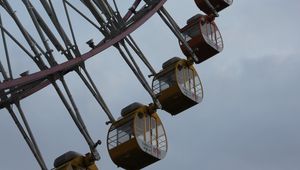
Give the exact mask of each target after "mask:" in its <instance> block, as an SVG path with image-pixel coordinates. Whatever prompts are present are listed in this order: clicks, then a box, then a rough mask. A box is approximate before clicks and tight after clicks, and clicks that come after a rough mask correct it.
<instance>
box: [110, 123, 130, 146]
mask: <svg viewBox="0 0 300 170" xmlns="http://www.w3.org/2000/svg"><path fill="white" fill-rule="evenodd" d="M132 128H133V122H132V119H129V120H128V121H127V122H125V123H124V124H122V125H121V126H118V127H114V128H113V129H111V131H110V132H109V137H108V146H109V149H113V148H115V147H117V146H118V145H121V144H122V143H125V142H127V141H129V140H130V139H132V138H134V134H133V131H132Z"/></svg>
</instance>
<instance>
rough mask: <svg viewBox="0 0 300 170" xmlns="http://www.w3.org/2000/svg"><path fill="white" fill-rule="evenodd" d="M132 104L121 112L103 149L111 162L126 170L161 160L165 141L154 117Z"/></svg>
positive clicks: (143, 106) (136, 169)
mask: <svg viewBox="0 0 300 170" xmlns="http://www.w3.org/2000/svg"><path fill="white" fill-rule="evenodd" d="M151 112H152V111H151V109H150V108H149V107H148V106H145V105H142V104H139V103H133V104H131V105H129V106H127V107H126V108H124V109H123V110H122V112H121V115H122V117H121V118H120V119H119V120H117V121H116V122H114V123H113V124H112V125H111V127H110V129H109V132H108V136H107V148H108V152H109V155H110V157H111V159H112V161H113V162H114V163H115V164H116V165H117V166H118V167H122V168H124V169H127V170H138V169H141V168H144V167H146V166H148V165H150V164H153V163H154V162H156V161H159V160H161V159H163V158H164V157H165V155H166V153H167V137H166V133H165V130H164V127H163V125H162V122H161V120H160V119H159V117H158V115H157V113H151Z"/></svg>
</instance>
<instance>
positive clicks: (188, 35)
mask: <svg viewBox="0 0 300 170" xmlns="http://www.w3.org/2000/svg"><path fill="white" fill-rule="evenodd" d="M182 34H183V37H184V40H185V41H190V40H191V39H192V38H193V37H196V36H198V35H199V34H200V29H199V27H197V25H193V26H192V27H190V28H189V29H187V30H186V31H184V32H183V33H182Z"/></svg>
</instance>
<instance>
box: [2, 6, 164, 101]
mask: <svg viewBox="0 0 300 170" xmlns="http://www.w3.org/2000/svg"><path fill="white" fill-rule="evenodd" d="M166 1H167V0H161V1H160V2H159V3H157V4H156V5H155V6H154V8H153V9H152V10H150V11H149V12H148V13H147V14H146V15H144V16H143V17H142V18H141V19H139V20H138V21H136V22H134V23H133V24H132V25H130V26H129V27H128V28H127V29H126V30H124V31H123V32H122V33H120V34H119V35H117V36H116V37H114V38H112V39H110V40H107V42H105V43H104V44H100V45H99V46H97V47H95V48H94V49H93V50H91V51H89V52H87V53H85V54H83V55H81V56H78V57H76V58H74V59H72V60H69V61H66V62H64V63H62V64H59V65H57V66H54V67H52V68H49V69H47V70H42V71H39V72H36V73H33V74H30V75H28V76H25V77H20V78H17V79H14V80H9V81H6V82H3V83H1V84H0V90H5V89H10V88H13V87H16V86H22V85H25V84H29V83H32V82H34V81H37V80H41V79H46V78H47V77H48V76H51V75H55V74H57V73H59V72H65V71H68V70H71V69H72V68H73V67H75V66H77V65H79V64H80V63H82V62H84V61H85V60H87V59H89V58H91V57H93V56H95V55H96V54H98V53H100V52H102V51H103V50H105V49H107V48H109V47H110V46H112V45H114V44H115V43H117V42H119V41H121V40H122V39H123V38H125V37H126V36H127V35H129V34H130V33H132V32H133V31H135V30H136V29H137V28H138V27H140V26H141V25H142V24H144V23H145V22H146V21H147V20H148V19H149V18H150V17H151V16H153V15H154V14H155V13H156V12H157V11H158V10H159V9H160V8H161V7H162V6H163V5H164V3H165V2H166ZM49 84H50V83H49ZM43 87H45V85H43ZM41 89H42V88H41ZM34 91H36V90H34ZM26 96H29V95H28V94H27V95H26Z"/></svg>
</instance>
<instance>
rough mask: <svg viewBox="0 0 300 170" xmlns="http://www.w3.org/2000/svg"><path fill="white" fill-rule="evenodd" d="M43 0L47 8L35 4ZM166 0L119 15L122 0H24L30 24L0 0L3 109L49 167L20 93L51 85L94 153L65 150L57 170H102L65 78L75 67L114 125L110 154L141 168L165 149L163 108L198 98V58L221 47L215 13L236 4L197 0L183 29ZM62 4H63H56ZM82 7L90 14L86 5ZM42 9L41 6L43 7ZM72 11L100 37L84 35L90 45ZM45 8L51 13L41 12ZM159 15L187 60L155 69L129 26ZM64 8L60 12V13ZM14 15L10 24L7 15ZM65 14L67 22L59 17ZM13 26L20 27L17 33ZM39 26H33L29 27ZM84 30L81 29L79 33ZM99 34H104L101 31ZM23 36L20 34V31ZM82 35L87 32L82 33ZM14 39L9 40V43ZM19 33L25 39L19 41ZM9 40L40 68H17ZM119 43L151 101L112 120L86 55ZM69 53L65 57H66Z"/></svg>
mask: <svg viewBox="0 0 300 170" xmlns="http://www.w3.org/2000/svg"><path fill="white" fill-rule="evenodd" d="M37 2H38V3H39V5H40V6H42V7H43V9H40V8H36V4H35V3H37ZM165 2H166V0H143V1H142V0H134V1H133V2H132V5H131V6H130V7H129V10H128V11H127V12H126V13H125V14H121V12H120V11H119V9H118V5H119V3H120V1H119V0H111V1H110V0H78V1H76V2H75V1H71V0H61V1H51V0H39V1H35V3H33V2H31V0H19V1H15V2H13V3H19V4H21V5H22V6H23V7H24V11H26V13H27V15H28V20H27V21H26V22H28V21H30V22H32V24H33V26H34V27H33V28H32V27H28V24H27V23H26V22H25V21H23V20H22V19H20V16H19V15H18V12H16V10H15V9H14V8H13V5H12V1H9V0H0V5H1V7H2V8H1V10H0V12H1V13H0V14H1V15H0V31H1V36H0V37H1V39H2V47H1V50H2V52H1V51H0V52H1V53H0V54H1V60H0V72H1V76H2V77H1V79H0V93H1V94H0V97H1V98H0V108H1V109H5V110H7V111H8V113H9V114H10V116H11V117H12V119H13V121H14V122H15V124H16V126H17V128H18V130H19V131H20V132H21V134H22V136H23V137H24V139H25V141H26V143H27V144H28V146H29V148H30V150H31V151H32V153H33V155H34V157H35V158H36V160H37V162H38V164H39V165H40V167H41V169H42V170H47V169H48V167H47V166H46V164H45V161H44V159H43V156H42V153H41V152H40V150H39V147H38V145H37V142H36V141H35V137H34V134H33V133H32V131H31V128H30V125H29V123H28V121H27V119H26V115H25V113H24V111H23V109H22V106H21V102H22V99H24V98H26V97H28V96H30V95H32V94H34V93H35V92H38V91H39V90H42V89H43V88H45V87H47V86H48V85H50V86H53V87H54V89H55V91H56V93H57V94H58V95H59V97H60V99H61V102H62V103H63V104H64V106H65V107H66V109H67V111H68V113H69V115H70V116H71V118H72V120H73V121H74V123H75V125H76V127H77V128H78V129H79V131H80V133H81V135H82V136H83V137H84V139H85V141H86V143H87V145H88V146H89V148H90V151H89V153H87V154H85V155H81V154H79V153H77V152H73V151H70V152H67V153H64V154H62V155H61V156H59V157H58V158H57V159H56V160H55V161H54V170H83V169H86V170H97V169H98V168H97V167H96V165H95V161H98V160H99V159H100V154H99V153H98V151H97V146H98V145H99V144H100V143H101V142H100V141H94V140H93V139H92V138H91V136H90V134H89V131H88V130H87V128H86V125H85V122H84V121H83V119H82V117H81V113H80V111H79V109H78V106H77V104H76V101H75V99H74V98H73V96H72V92H71V91H70V89H69V86H68V83H67V81H66V79H65V76H66V75H67V74H71V73H72V74H77V75H78V76H79V77H80V79H81V80H82V82H83V83H84V84H85V86H86V87H87V88H88V90H89V91H90V92H91V94H92V95H93V97H94V99H95V100H96V101H97V103H98V104H99V105H100V106H101V108H102V109H103V111H104V112H105V114H106V115H107V117H108V120H109V121H107V122H106V123H107V125H109V124H110V128H109V132H108V134H107V149H108V152H109V155H110V157H111V159H112V161H113V162H114V163H115V164H116V165H117V166H118V167H121V168H124V169H127V170H137V169H142V168H144V167H146V166H148V165H150V164H153V163H155V162H157V161H159V160H161V159H163V158H164V157H165V156H166V153H167V150H168V144H167V137H166V132H165V129H164V127H163V124H162V122H161V120H160V118H159V114H157V110H159V109H162V110H165V111H166V112H168V113H170V114H171V115H177V114H179V113H181V112H183V111H185V110H187V109H189V108H190V107H192V106H194V105H196V104H198V103H200V102H201V101H202V99H203V89H202V84H201V81H200V78H199V76H198V74H197V71H196V69H195V68H194V64H200V63H202V62H203V61H205V60H207V59H209V58H210V57H212V56H214V55H216V54H218V53H220V52H221V51H222V50H223V40H222V37H221V34H220V32H219V30H218V27H217V25H216V23H215V22H214V19H215V17H218V16H219V14H218V13H219V12H220V11H221V10H223V9H225V8H226V7H228V6H230V5H231V4H232V0H195V3H196V5H197V6H198V8H199V9H200V10H201V11H202V12H203V14H197V15H195V16H193V17H191V18H190V19H188V20H187V24H186V26H184V27H183V28H180V27H179V26H178V25H177V23H176V22H175V20H174V19H173V18H172V16H171V15H170V14H169V13H168V11H167V10H166V9H165V8H164V6H163V5H164V3H165ZM57 6H61V7H62V8H61V9H63V12H62V11H61V10H59V12H58V10H57V9H56V7H57ZM82 8H84V9H85V10H86V11H89V15H86V14H85V13H84V12H82V10H80V9H82ZM41 11H42V12H41ZM70 11H72V12H73V13H74V12H75V13H76V14H77V15H78V17H81V18H83V19H84V20H85V21H86V22H85V23H84V24H88V25H91V26H93V27H94V28H95V29H96V30H98V31H99V33H101V34H102V36H103V39H102V40H101V41H99V42H94V40H92V39H91V40H88V39H87V40H86V41H87V42H86V43H87V45H88V46H89V50H88V51H85V52H83V51H84V49H83V47H80V46H79V45H78V43H77V42H78V41H77V37H78V36H79V34H78V33H77V34H76V31H75V30H76V27H75V26H74V24H73V23H74V18H72V17H71V15H70ZM42 13H43V14H44V13H45V14H46V15H43V14H42ZM156 13H157V14H158V15H159V16H160V17H161V19H162V20H163V21H164V23H165V24H166V25H167V26H168V27H169V29H170V30H171V31H172V32H173V33H174V35H175V36H176V37H177V38H178V41H179V45H178V48H181V50H182V52H183V54H184V55H185V57H186V58H185V59H183V58H179V57H174V58H171V59H170V60H168V61H166V62H165V63H163V65H162V70H160V71H158V72H157V71H155V70H154V68H153V67H152V66H151V64H150V62H149V61H148V60H147V58H146V55H145V54H144V53H143V51H142V50H141V49H140V48H139V46H138V44H137V43H136V42H135V40H134V39H133V38H132V37H131V35H130V34H131V33H132V32H134V31H135V30H136V29H137V28H138V27H140V26H141V25H143V24H144V23H145V22H146V21H147V20H148V19H149V18H150V17H151V16H153V15H154V14H156ZM60 15H63V16H60ZM1 17H2V18H1ZM3 17H5V19H6V20H8V19H9V20H11V22H12V23H14V24H10V25H6V24H5V22H3V21H4V20H3ZM62 17H64V18H65V20H64V22H62V21H61V18H62ZM10 27H14V29H17V30H18V31H19V32H20V34H18V35H16V34H15V32H14V31H11V28H10ZM32 29H34V31H35V33H32ZM81 34H82V33H81ZM99 35H100V34H99ZM20 36H22V37H20ZM81 36H84V35H81ZM8 39H9V41H10V42H12V43H7V40H8ZM20 39H22V40H23V41H21V40H20ZM9 46H14V48H18V49H20V50H21V51H22V54H20V56H18V57H21V56H22V57H26V58H28V59H29V60H31V61H32V62H33V63H34V64H35V65H36V66H37V68H38V69H39V71H37V72H34V73H29V72H28V71H25V72H23V73H21V74H19V73H18V74H16V73H15V72H14V70H16V69H15V67H16V66H14V65H13V64H12V62H11V60H12V59H11V55H10V51H9V49H10V48H9ZM110 47H114V48H115V49H116V50H117V51H118V52H119V54H120V56H121V57H122V58H123V59H124V61H125V62H126V64H127V65H128V66H129V67H130V69H131V70H132V72H133V73H134V75H135V76H136V77H137V79H138V81H139V82H140V83H141V84H142V86H143V87H144V88H145V90H146V92H147V93H149V95H150V96H151V98H152V100H153V103H151V104H149V105H145V104H140V103H133V104H130V105H128V106H127V107H125V108H124V109H122V111H121V118H119V119H117V120H116V119H115V118H114V116H113V114H112V113H111V111H110V109H109V108H108V106H107V104H106V103H105V100H104V99H103V98H102V96H101V94H100V92H99V90H98V89H97V86H96V84H95V83H94V81H93V80H92V78H91V76H90V74H89V72H88V69H87V68H86V65H85V61H86V60H88V59H89V58H91V57H94V56H95V55H97V54H99V53H101V52H102V51H104V50H106V49H108V48H110ZM137 57H138V58H139V59H140V60H141V61H142V63H143V64H144V65H145V66H146V67H147V68H148V69H149V71H150V72H151V76H149V78H150V77H152V78H153V82H152V85H149V84H148V83H147V78H146V77H145V76H144V75H143V73H142V71H141V69H140V66H139V64H138V62H137V61H136V59H135V58H137ZM62 58H64V59H62Z"/></svg>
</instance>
